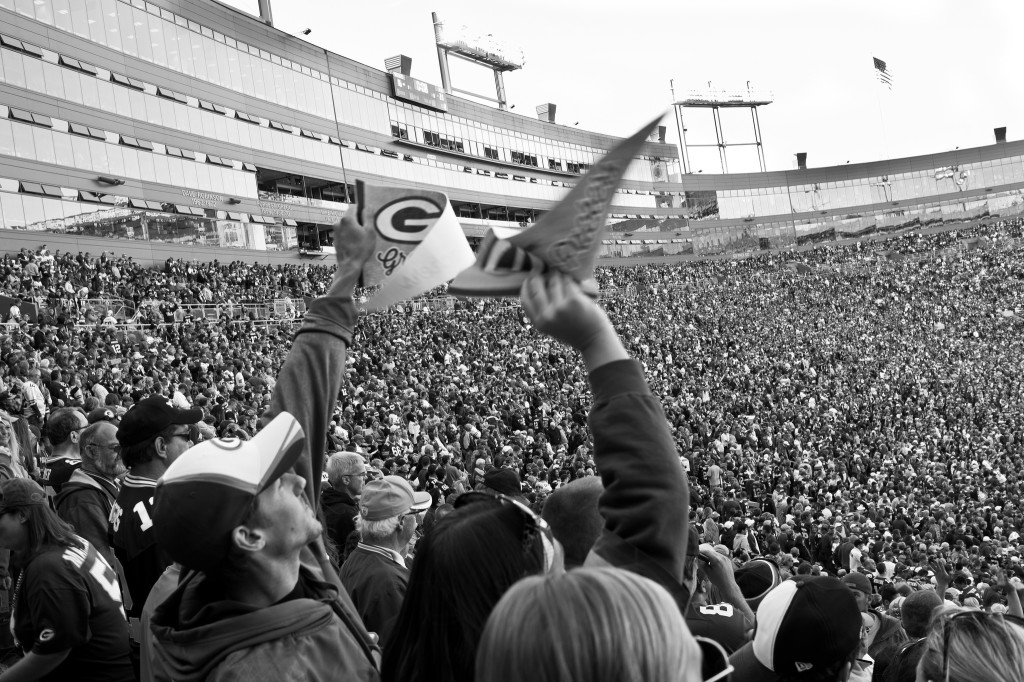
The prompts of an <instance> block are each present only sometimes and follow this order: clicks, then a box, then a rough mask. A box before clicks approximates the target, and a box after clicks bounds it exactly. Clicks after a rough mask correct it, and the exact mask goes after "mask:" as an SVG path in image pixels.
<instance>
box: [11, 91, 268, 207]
mask: <svg viewBox="0 0 1024 682" xmlns="http://www.w3.org/2000/svg"><path fill="white" fill-rule="evenodd" d="M7 115H8V108H7V107H5V106H3V105H0V116H2V117H5V118H3V119H0V155H6V156H14V157H17V158H20V159H27V160H31V161H41V162H43V163H50V164H56V165H58V166H64V167H67V168H79V169H86V170H90V171H92V172H95V173H98V174H99V175H104V176H113V177H114V178H126V177H127V178H140V179H142V180H145V181H147V182H156V183H161V184H164V185H174V186H177V187H193V188H196V189H200V190H203V191H206V192H217V193H220V194H226V195H231V196H239V197H251V198H255V197H256V177H255V174H254V173H251V172H247V171H242V170H236V169H234V168H232V167H229V166H225V165H223V164H224V163H225V161H226V160H225V159H220V158H219V157H215V156H209V155H206V154H203V153H201V152H188V151H186V150H181V149H177V148H174V147H167V146H165V145H163V144H160V143H157V142H153V143H149V142H145V144H144V145H140V141H139V140H137V139H135V138H123V137H121V136H119V135H117V134H116V133H106V134H105V137H104V138H103V139H97V138H96V137H95V136H94V135H93V134H90V135H85V134H82V133H80V132H79V133H75V132H72V129H71V126H72V125H75V124H70V123H68V122H67V121H62V120H60V119H52V126H53V128H52V129H50V128H48V127H43V126H40V125H35V124H32V125H30V124H28V123H22V122H20V121H16V120H7V119H6V116H7ZM77 127H78V129H79V130H81V129H83V128H84V126H77ZM85 130H87V131H89V132H90V133H93V132H94V131H95V132H99V131H96V129H95V128H92V129H89V128H85ZM127 140H132V141H133V142H134V144H129V143H127V142H126V141H127ZM150 145H151V146H152V148H148V147H149V146H150ZM252 170H253V171H255V170H256V169H255V167H252Z"/></svg>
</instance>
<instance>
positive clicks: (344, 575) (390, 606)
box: [341, 542, 409, 649]
mask: <svg viewBox="0 0 1024 682" xmlns="http://www.w3.org/2000/svg"><path fill="white" fill-rule="evenodd" d="M341 583H342V585H344V586H345V591H347V592H348V596H350V597H351V598H352V603H353V604H355V605H356V611H358V612H359V616H360V617H361V618H362V619H363V625H365V626H366V629H367V630H369V631H370V632H376V633H377V636H378V637H380V646H381V648H382V649H383V648H384V647H385V646H387V641H388V637H389V636H390V635H391V629H392V627H394V624H395V620H396V619H397V618H398V612H399V611H401V610H402V601H403V600H404V599H405V589H406V586H407V585H408V584H409V569H408V568H406V567H405V566H399V565H398V564H397V563H395V561H394V559H392V558H391V557H390V556H389V555H388V554H387V551H386V550H380V549H379V548H376V547H371V546H368V545H364V544H363V543H361V542H360V543H359V545H358V546H357V547H356V548H355V550H353V552H352V553H351V554H350V555H349V557H348V559H346V560H345V565H344V566H343V567H342V569H341Z"/></svg>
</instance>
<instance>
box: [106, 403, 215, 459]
mask: <svg viewBox="0 0 1024 682" xmlns="http://www.w3.org/2000/svg"><path fill="white" fill-rule="evenodd" d="M202 418H203V411H202V410H201V409H199V408H197V407H195V408H192V409H190V410H185V409H182V408H180V407H175V405H174V403H173V402H172V401H171V400H170V399H169V398H167V397H165V396H162V395H151V396H149V397H148V398H143V399H142V400H140V401H139V402H137V403H135V405H134V406H133V407H132V408H131V409H130V410H128V411H127V412H126V413H125V415H124V416H123V417H121V425H120V426H118V428H117V442H118V443H120V444H121V447H124V448H127V447H131V446H133V445H138V444H139V443H142V442H145V441H147V440H149V439H150V438H153V437H154V436H156V435H158V434H159V433H160V432H161V431H163V430H164V429H166V428H167V427H168V426H171V425H172V424H195V423H196V422H198V421H199V420H200V419H202Z"/></svg>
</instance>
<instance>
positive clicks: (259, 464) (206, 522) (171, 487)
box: [122, 412, 305, 571]
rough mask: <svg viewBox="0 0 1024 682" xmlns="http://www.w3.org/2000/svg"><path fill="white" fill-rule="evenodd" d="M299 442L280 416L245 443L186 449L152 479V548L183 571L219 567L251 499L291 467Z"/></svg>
mask: <svg viewBox="0 0 1024 682" xmlns="http://www.w3.org/2000/svg"><path fill="white" fill-rule="evenodd" d="M122 426H123V422H122ZM304 443H305V434H304V433H303V431H302V426H301V425H300V424H299V422H298V421H296V420H295V417H293V416H292V415H290V414H289V413H287V412H282V413H281V414H279V415H277V417H275V418H274V419H273V421H271V422H270V423H269V424H267V425H266V426H265V427H264V428H263V430H262V431H260V432H259V433H257V434H256V435H255V436H253V437H252V438H251V439H250V440H240V439H238V438H214V439H212V440H206V441H203V442H202V443H199V444H198V445H196V446H194V447H192V448H190V449H188V450H186V451H185V452H184V453H182V454H181V455H180V456H179V457H178V458H177V459H175V460H174V462H172V463H171V465H170V466H169V467H167V471H165V472H164V475H163V476H162V477H161V478H160V480H159V481H157V485H156V494H155V499H154V502H155V504H154V506H153V532H154V533H155V535H156V541H157V544H158V545H159V546H160V548H161V549H163V550H164V551H166V552H167V554H169V555H170V557H171V558H172V559H174V560H175V561H177V562H179V563H181V564H183V565H184V566H186V567H187V568H192V569H196V570H199V571H208V570H210V569H212V568H214V567H216V566H218V565H220V564H221V562H222V561H223V560H224V557H225V556H226V555H227V552H228V549H229V547H230V542H229V540H228V538H229V536H230V534H231V531H232V530H233V529H234V528H235V527H237V526H238V525H239V524H240V523H242V521H243V519H244V518H245V515H246V514H247V513H248V511H249V509H251V508H252V504H253V501H254V500H255V499H256V497H257V496H258V495H259V494H260V493H261V492H263V491H264V490H266V489H267V488H268V487H270V485H271V484H272V483H274V481H276V480H277V479H279V478H280V477H281V476H282V475H283V474H284V473H285V472H287V471H289V470H290V469H291V468H292V466H293V465H294V464H295V462H296V461H297V460H298V459H299V457H300V456H301V455H302V450H303V444H304Z"/></svg>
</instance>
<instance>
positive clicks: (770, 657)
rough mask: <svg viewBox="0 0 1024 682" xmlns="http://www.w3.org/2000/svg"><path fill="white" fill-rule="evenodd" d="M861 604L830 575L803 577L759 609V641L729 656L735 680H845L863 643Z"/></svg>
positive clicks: (788, 583) (783, 587)
mask: <svg viewBox="0 0 1024 682" xmlns="http://www.w3.org/2000/svg"><path fill="white" fill-rule="evenodd" d="M860 630H861V616H860V610H859V609H858V608H857V601H856V599H854V597H853V595H852V594H850V590H848V589H847V588H846V587H845V586H844V585H843V584H842V583H841V582H839V581H838V580H837V579H835V578H830V577H827V576H818V577H814V576H803V575H802V576H797V577H795V578H791V579H789V580H785V581H783V582H782V583H780V584H779V586H778V587H776V588H775V589H773V590H772V591H771V592H769V593H768V594H767V595H766V596H765V597H764V599H763V600H762V601H761V604H760V605H759V606H758V607H757V622H756V625H755V629H754V638H753V640H752V641H751V642H749V643H748V644H746V645H744V646H743V647H742V648H741V649H739V650H738V651H736V653H734V654H732V656H730V657H729V662H730V663H732V665H733V666H734V667H735V670H734V672H733V675H732V679H735V680H743V682H778V681H779V680H787V681H798V680H801V679H809V680H811V679H812V680H814V681H815V682H845V680H847V678H848V677H849V674H850V671H851V669H852V667H853V663H854V660H855V658H856V656H857V653H858V649H859V645H860Z"/></svg>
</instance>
